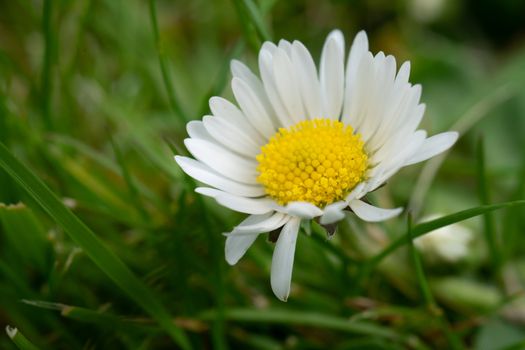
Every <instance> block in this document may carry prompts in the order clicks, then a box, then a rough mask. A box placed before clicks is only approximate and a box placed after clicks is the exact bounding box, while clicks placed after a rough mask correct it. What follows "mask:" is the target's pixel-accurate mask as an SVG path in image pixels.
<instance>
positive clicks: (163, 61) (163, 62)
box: [149, 0, 189, 123]
mask: <svg viewBox="0 0 525 350" xmlns="http://www.w3.org/2000/svg"><path fill="white" fill-rule="evenodd" d="M155 5H156V3H155V0H150V1H149V13H150V20H151V28H152V31H153V38H154V40H155V47H156V49H157V55H158V56H159V65H160V70H161V73H162V80H163V81H164V87H165V88H166V92H167V94H168V102H169V105H170V108H171V110H172V112H173V114H175V117H177V118H178V119H179V120H181V121H182V122H184V123H186V122H188V121H189V119H188V117H187V115H186V113H184V111H183V110H182V106H181V104H180V101H179V100H178V98H177V94H176V93H175V88H174V87H173V81H172V80H171V75H170V73H169V71H168V59H167V57H166V53H165V52H164V48H163V46H162V42H161V39H160V32H159V24H158V20H157V9H156V6H155Z"/></svg>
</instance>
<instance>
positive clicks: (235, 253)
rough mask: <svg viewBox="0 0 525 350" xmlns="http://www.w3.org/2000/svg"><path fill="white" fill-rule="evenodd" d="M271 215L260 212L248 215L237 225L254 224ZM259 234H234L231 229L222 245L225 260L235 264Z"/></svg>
mask: <svg viewBox="0 0 525 350" xmlns="http://www.w3.org/2000/svg"><path fill="white" fill-rule="evenodd" d="M270 217H272V213H267V214H262V215H250V216H248V217H247V218H246V219H244V220H243V221H242V222H241V223H240V224H239V226H237V227H243V226H249V225H256V224H259V223H261V222H264V221H266V220H268V218H270ZM261 232H263V231H261ZM258 236H259V235H258V234H253V235H236V234H235V230H233V231H232V233H231V234H230V235H228V238H226V245H225V247H224V253H225V257H226V261H227V262H228V264H230V265H235V264H236V263H237V262H238V261H239V260H240V259H241V258H242V257H243V255H244V254H245V253H246V251H247V250H248V248H249V247H250V246H251V245H252V244H253V242H254V241H255V240H256V239H257V237H258Z"/></svg>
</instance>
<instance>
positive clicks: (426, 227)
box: [367, 200, 525, 271]
mask: <svg viewBox="0 0 525 350" xmlns="http://www.w3.org/2000/svg"><path fill="white" fill-rule="evenodd" d="M522 205H525V200H517V201H511V202H504V203H498V204H491V205H482V206H479V207H474V208H470V209H466V210H462V211H459V212H457V213H454V214H450V215H447V216H443V217H440V218H438V219H435V220H431V221H427V222H424V223H421V224H419V225H416V226H415V227H414V228H413V230H412V234H413V237H414V238H415V237H419V236H423V235H424V234H426V233H428V232H430V231H434V230H437V229H438V228H440V227H444V226H448V225H451V224H454V223H456V222H460V221H463V220H467V219H470V218H473V217H475V216H478V215H482V214H485V213H488V212H491V211H494V210H498V209H502V208H509V207H516V206H522ZM408 241H409V240H408V236H407V235H403V236H401V237H399V238H398V239H396V240H395V241H393V242H392V243H390V245H389V246H388V247H386V248H385V249H383V251H382V252H380V253H379V254H377V255H376V256H374V257H372V258H371V259H370V260H369V261H368V263H367V269H368V270H369V271H370V270H371V269H373V268H374V267H375V266H377V265H378V264H379V263H380V262H381V261H382V260H383V259H384V258H386V257H387V256H388V255H390V254H391V253H392V252H394V251H395V250H396V249H397V248H399V247H401V246H403V245H405V244H407V243H408Z"/></svg>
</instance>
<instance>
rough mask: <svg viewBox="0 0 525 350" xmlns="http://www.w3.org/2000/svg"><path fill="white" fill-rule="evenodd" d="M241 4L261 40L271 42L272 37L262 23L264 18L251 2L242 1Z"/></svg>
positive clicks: (247, 0)
mask: <svg viewBox="0 0 525 350" xmlns="http://www.w3.org/2000/svg"><path fill="white" fill-rule="evenodd" d="M241 3H242V6H243V7H244V9H245V11H246V14H247V15H248V17H249V18H250V20H251V22H252V25H253V27H254V28H255V30H256V31H257V34H258V35H259V37H260V38H261V40H262V41H271V40H272V36H271V35H270V30H269V29H268V28H267V26H266V23H264V18H263V17H262V14H261V12H260V11H259V9H258V8H257V6H256V5H255V4H254V3H253V0H242V1H241Z"/></svg>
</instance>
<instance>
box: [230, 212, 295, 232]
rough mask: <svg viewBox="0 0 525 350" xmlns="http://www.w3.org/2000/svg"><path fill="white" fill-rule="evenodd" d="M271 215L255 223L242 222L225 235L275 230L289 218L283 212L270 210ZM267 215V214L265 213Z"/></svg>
mask: <svg viewBox="0 0 525 350" xmlns="http://www.w3.org/2000/svg"><path fill="white" fill-rule="evenodd" d="M271 213H272V215H271V216H269V217H267V218H266V219H265V220H262V221H259V222H256V223H247V222H246V223H242V224H241V225H239V226H236V227H235V228H234V229H233V231H232V232H230V233H226V234H225V235H226V236H231V235H236V236H244V235H253V234H259V233H262V232H271V231H273V230H277V229H278V228H279V227H281V226H283V225H284V224H286V223H287V222H288V220H290V216H288V215H286V214H283V213H277V212H275V213H274V212H271ZM265 215H267V214H265Z"/></svg>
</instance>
